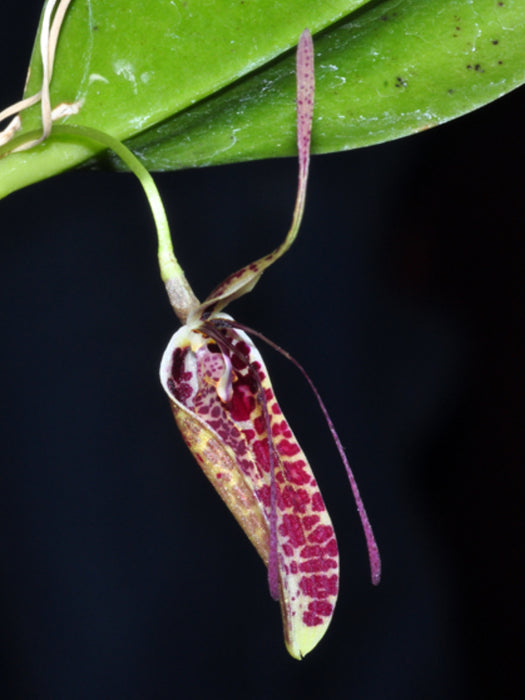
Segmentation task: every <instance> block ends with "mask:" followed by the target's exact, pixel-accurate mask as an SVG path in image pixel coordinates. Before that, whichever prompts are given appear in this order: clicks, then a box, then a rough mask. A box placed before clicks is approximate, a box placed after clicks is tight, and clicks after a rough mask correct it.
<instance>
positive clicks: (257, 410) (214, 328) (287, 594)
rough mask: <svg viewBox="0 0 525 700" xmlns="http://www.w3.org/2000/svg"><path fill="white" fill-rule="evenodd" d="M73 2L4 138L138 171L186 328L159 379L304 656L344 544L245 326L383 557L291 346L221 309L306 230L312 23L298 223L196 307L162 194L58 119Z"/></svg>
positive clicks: (51, 26) (328, 607)
mask: <svg viewBox="0 0 525 700" xmlns="http://www.w3.org/2000/svg"><path fill="white" fill-rule="evenodd" d="M69 3H70V0H60V1H59V0H50V2H49V4H48V6H47V8H46V13H45V16H44V20H43V24H42V28H41V56H42V63H43V68H44V70H43V80H42V88H41V90H40V91H39V93H37V94H36V95H34V96H33V97H31V98H26V99H25V100H22V101H21V102H18V103H16V104H15V105H12V106H11V107H9V108H7V110H4V111H3V112H1V113H0V119H4V118H6V117H8V116H12V115H15V116H14V119H13V121H12V122H11V123H10V125H9V126H8V128H7V129H6V130H5V131H4V133H3V134H0V145H2V143H3V144H6V143H8V142H10V141H12V148H11V151H10V152H12V151H15V150H23V149H27V148H32V147H34V146H36V145H38V144H39V143H40V142H41V141H43V140H44V139H46V138H48V137H49V135H50V134H51V133H53V134H55V135H58V136H60V135H65V136H66V137H68V138H71V137H73V138H76V139H83V140H88V141H91V142H95V143H98V144H101V145H103V146H104V147H109V148H111V149H113V150H114V151H115V152H116V154H117V155H118V156H119V157H120V158H122V160H123V161H124V162H125V164H126V165H127V166H128V167H129V168H130V170H131V171H132V172H134V173H135V175H136V176H137V177H138V179H139V181H140V183H141V185H142V187H143V189H144V191H145V193H146V196H147V198H148V202H149V204H150V207H151V210H152V213H153V217H154V220H155V225H156V229H157V236H158V258H159V266H160V270H161V276H162V279H163V281H164V283H165V285H166V290H167V293H168V297H169V299H170V302H171V305H172V307H173V309H174V311H175V313H176V314H177V316H178V318H179V320H180V321H181V323H182V324H183V325H182V327H181V328H180V329H179V330H178V331H177V332H176V333H175V334H174V335H173V337H172V338H171V340H170V342H169V344H168V347H167V348H166V350H165V352H164V355H163V358H162V362H161V366H160V379H161V383H162V386H163V387H164V389H165V391H166V393H167V394H168V397H169V400H170V403H171V407H172V410H173V414H174V416H175V420H176V422H177V425H178V426H179V428H180V431H181V433H182V436H183V438H184V440H185V442H186V444H187V445H188V447H189V448H190V450H191V452H192V453H193V455H194V456H195V458H196V460H197V462H198V463H199V465H200V466H201V468H202V470H203V471H204V473H205V474H206V476H207V477H208V479H209V480H210V481H211V483H212V484H213V486H214V488H215V489H216V490H217V492H218V493H219V495H220V496H221V498H222V499H223V501H224V502H225V503H226V505H227V506H228V508H229V509H230V511H231V512H232V514H233V515H234V517H235V518H236V519H237V521H238V523H239V524H240V526H241V527H242V529H243V530H244V532H245V533H246V535H247V536H248V538H249V540H250V541H251V542H252V544H253V545H254V547H255V548H256V550H257V552H258V553H259V555H260V556H261V558H262V560H263V562H264V563H265V565H266V566H267V568H268V583H269V588H270V593H271V595H272V597H273V598H274V599H276V600H279V602H280V607H281V615H282V620H283V627H284V638H285V643H286V646H287V649H288V651H289V652H290V654H291V655H292V656H293V657H295V658H297V659H300V658H302V657H303V656H305V654H307V653H308V652H309V651H311V650H312V649H313V648H314V647H315V646H316V644H317V643H318V642H319V640H320V639H321V638H322V636H323V635H324V633H325V632H326V629H327V628H328V625H329V624H330V621H331V619H332V616H333V612H334V606H335V603H336V600H337V594H338V589H339V555H338V548H337V542H336V537H335V533H334V528H333V526H332V522H331V520H330V517H329V515H328V512H327V510H326V507H325V504H324V502H323V498H322V496H321V492H320V490H319V487H318V485H317V482H316V480H315V477H314V475H313V473H312V469H311V467H310V465H309V463H308V460H307V459H306V456H305V454H304V452H303V451H302V449H301V447H300V445H299V443H298V442H297V439H296V438H295V436H294V434H293V432H292V430H291V428H290V426H289V424H288V422H287V421H286V419H285V417H284V415H283V413H282V411H281V408H280V407H279V404H278V402H277V399H276V397H275V393H274V390H273V387H272V384H271V382H270V379H269V376H268V370H267V369H266V366H265V364H264V361H263V359H262V357H261V355H260V353H259V351H258V350H257V348H256V347H255V345H254V343H253V341H252V340H251V338H250V335H249V333H251V335H255V336H257V337H261V338H263V339H264V340H266V342H269V343H270V345H272V346H273V347H274V348H276V349H277V350H279V351H280V352H282V353H283V354H284V355H285V356H286V357H287V358H289V359H290V360H291V361H292V362H293V363H294V364H295V365H296V366H298V368H299V369H300V370H301V372H302V373H303V374H304V375H305V377H306V379H307V381H308V382H309V384H310V386H311V388H312V389H313V391H314V394H315V396H316V398H317V400H318V402H319V404H320V406H321V410H322V412H323V414H324V416H325V418H326V420H327V422H328V426H329V429H330V431H331V433H332V436H333V438H334V440H335V443H336V446H337V449H338V450H339V454H340V456H341V459H342V461H343V463H344V465H345V468H346V471H347V475H348V478H349V481H350V486H351V488H352V491H353V494H354V498H355V501H356V505H357V509H358V513H359V516H360V518H361V523H362V526H363V530H364V534H365V538H366V542H367V547H368V555H369V561H370V567H371V574H372V582H373V583H374V584H377V583H379V579H380V575H381V562H380V558H379V553H378V549H377V545H376V541H375V538H374V535H373V532H372V528H371V526H370V523H369V520H368V516H367V514H366V511H365V509H364V506H363V502H362V500H361V496H360V494H359V490H358V488H357V484H356V481H355V478H354V475H353V473H352V470H351V468H350V465H349V463H348V460H347V458H346V455H345V452H344V450H343V447H342V445H341V441H340V440H339V437H338V435H337V433H336V431H335V429H334V427H333V424H332V422H331V420H330V418H329V416H328V412H327V410H326V408H325V406H324V404H323V402H322V400H321V398H320V396H319V394H318V392H317V390H316V388H315V387H314V386H313V384H312V382H311V380H310V378H309V377H308V375H307V374H306V373H305V371H304V370H303V368H302V367H301V366H300V365H299V364H298V363H297V362H296V361H295V360H294V359H293V358H292V357H291V356H290V355H288V353H286V352H285V351H283V350H282V349H281V348H279V347H278V346H276V345H275V344H273V343H271V342H270V341H268V340H267V339H265V338H264V337H263V336H261V334H259V333H257V332H256V331H252V330H251V329H248V328H246V327H245V326H242V325H241V324H238V323H236V322H235V321H234V320H233V318H232V317H231V316H229V315H228V314H226V313H224V308H225V307H226V306H227V305H228V304H229V303H230V302H231V301H233V300H234V299H237V298H238V297H240V296H242V295H243V294H246V293H247V292H250V291H251V290H252V289H253V288H254V286H255V285H256V284H257V282H258V281H259V279H260V277H261V275H262V273H263V272H264V270H266V269H267V268H268V267H269V266H270V265H272V264H273V263H274V262H275V261H276V260H277V259H278V258H280V257H281V256H282V255H283V254H284V253H285V252H286V251H287V250H288V248H289V247H290V246H291V244H292V243H293V241H294V240H295V238H296V236H297V232H298V230H299V225H300V222H301V219H302V215H303V210H304V202H305V193H306V183H307V177H308V166H309V157H310V137H311V130H312V116H313V97H314V58H313V44H312V38H311V36H310V33H309V32H308V30H305V31H304V32H303V34H302V35H301V38H300V40H299V45H298V49H297V145H298V153H299V180H298V189H297V197H296V202H295V208H294V212H293V218H292V224H291V227H290V229H289V231H288V233H287V235H286V237H285V239H284V241H283V243H282V244H281V245H280V246H278V247H277V248H276V249H275V250H274V251H273V252H271V253H270V254H269V255H266V256H265V257H263V258H260V259H259V260H256V261H255V262H253V263H251V264H250V265H247V266H246V267H243V268H242V269H241V270H238V271H237V272H235V273H234V274H232V275H230V276H229V277H227V278H226V280H224V282H222V284H220V285H219V286H218V287H217V288H216V289H215V290H214V291H213V292H212V293H211V294H210V295H209V296H208V297H207V299H206V300H205V301H204V302H203V303H200V302H199V301H198V299H197V297H196V296H195V294H194V293H193V290H192V289H191V287H190V285H189V283H188V281H187V280H186V277H185V275H184V272H183V270H182V268H181V267H180V265H179V263H178V262H177V259H176V257H175V254H174V252H173V246H172V241H171V235H170V232H169V226H168V222H167V219H166V214H165V211H164V207H163V204H162V200H161V198H160V195H159V192H158V190H157V188H156V186H155V183H154V181H153V179H152V178H151V175H150V174H149V173H148V172H147V170H146V169H145V168H144V166H143V165H142V164H141V163H140V162H139V161H138V160H137V158H136V157H135V156H134V155H133V154H132V153H131V152H130V151H129V150H128V149H127V148H126V147H125V146H124V145H123V144H122V143H120V142H119V141H118V140H117V139H115V138H114V137H112V136H111V135H109V134H105V133H102V132H100V131H97V130H95V129H91V128H89V127H84V126H69V125H55V124H54V123H53V122H54V114H53V111H52V109H51V104H50V100H49V83H50V81H51V76H52V71H53V62H54V55H55V48H56V45H57V41H58V36H59V32H60V28H61V25H62V21H63V18H64V15H65V13H66V10H67V7H68V5H69ZM53 11H54V15H53ZM39 101H40V102H41V104H42V132H41V133H37V132H33V133H30V134H25V135H24V136H23V137H20V138H18V139H14V138H13V137H14V135H15V132H16V130H17V129H18V127H19V123H20V117H19V113H20V112H21V111H22V110H24V109H26V108H27V107H29V106H31V105H33V104H36V103H37V102H39ZM3 151H4V152H5V149H3Z"/></svg>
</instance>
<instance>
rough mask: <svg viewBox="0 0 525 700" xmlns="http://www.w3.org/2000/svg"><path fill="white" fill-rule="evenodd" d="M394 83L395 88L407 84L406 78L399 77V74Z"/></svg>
mask: <svg viewBox="0 0 525 700" xmlns="http://www.w3.org/2000/svg"><path fill="white" fill-rule="evenodd" d="M395 85H396V87H397V88H399V87H406V85H407V84H406V80H403V78H401V76H399V75H398V76H397V78H396V83H395Z"/></svg>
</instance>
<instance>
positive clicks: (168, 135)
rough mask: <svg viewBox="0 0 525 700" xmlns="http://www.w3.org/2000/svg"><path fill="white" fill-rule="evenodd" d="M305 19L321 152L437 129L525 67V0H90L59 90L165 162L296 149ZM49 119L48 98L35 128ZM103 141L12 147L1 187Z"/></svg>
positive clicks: (33, 86)
mask: <svg viewBox="0 0 525 700" xmlns="http://www.w3.org/2000/svg"><path fill="white" fill-rule="evenodd" d="M305 26H307V27H309V29H310V30H311V31H312V33H313V34H314V41H315V49H316V77H317V94H316V112H315V117H314V132H313V151H314V152H316V153H321V152H328V151H339V150H345V149H349V148H355V147H360V146H364V145H369V144H373V143H378V142H382V141H387V140H391V139H395V138H398V137H400V136H404V135H406V134H410V133H414V132H417V131H420V130H423V129H427V128H429V127H432V126H435V125H437V124H440V123H442V122H444V121H447V120H449V119H452V118H454V117H457V116H460V115H461V114H465V113H466V112H468V111H471V110H473V109H475V108H477V107H479V106H481V105H483V104H486V103H488V102H490V101H492V100H494V99H496V98H498V97H499V96H501V95H503V94H505V93H506V92H509V91H510V90H512V89H514V88H515V87H517V86H518V85H520V84H522V83H523V82H525V51H524V50H523V47H524V45H525V0H476V1H475V2H473V1H472V0H433V2H430V1H429V0H385V1H383V2H366V1H364V0H331V2H327V1H323V2H304V0H280V1H279V2H277V0H257V1H255V0H235V1H234V0H207V1H206V2H205V1H204V0H185V1H184V2H182V0H142V1H139V0H136V1H135V2H133V3H131V4H130V3H129V0H85V1H80V0H74V1H73V3H72V6H71V7H70V9H69V11H68V15H67V17H66V21H65V24H64V27H63V34H62V36H61V39H60V42H59V46H58V50H57V56H56V65H55V73H54V77H53V82H52V89H51V100H52V105H53V106H56V105H57V104H59V103H62V102H68V103H78V104H81V107H80V110H79V112H78V114H76V115H74V116H71V117H68V118H67V119H66V120H65V122H66V123H69V124H83V125H86V126H90V127H94V128H97V129H101V130H103V131H106V132H109V133H110V134H111V135H113V136H116V137H117V138H119V139H127V143H128V145H129V146H130V147H131V148H132V149H133V150H135V152H136V153H137V155H138V156H139V157H140V158H141V159H142V160H143V162H144V163H145V165H146V166H147V167H148V168H150V169H152V170H170V169H177V168H184V167H191V166H200V165H212V164H219V163H231V162H235V161H240V160H248V159H254V158H267V157H274V156H285V155H291V154H294V153H295V152H296V147H295V118H294V112H295V106H294V89H295V85H294V82H295V80H294V51H293V49H294V46H295V44H296V43H297V40H298V37H299V35H300V33H301V31H302V29H303V28H304V27H305ZM31 65H32V67H31V70H32V73H31V75H32V78H31V81H30V84H29V86H28V89H27V94H32V93H33V92H35V91H36V90H38V88H39V80H40V76H41V71H40V60H39V56H38V54H37V53H34V55H33V59H32V62H31ZM38 125H39V109H38V107H34V108H32V109H31V110H28V112H27V113H25V114H24V116H23V130H24V132H28V131H29V130H31V129H35V128H38ZM95 153H96V151H95V150H94V147H93V146H92V145H90V144H80V143H78V144H77V143H73V142H72V141H71V140H70V139H69V140H67V139H65V138H63V137H57V136H51V138H50V139H49V140H48V141H47V142H46V143H44V144H42V145H41V146H39V147H37V148H35V149H33V150H32V151H29V152H25V153H20V154H12V155H10V156H8V157H7V158H4V159H3V160H0V197H1V196H4V195H5V194H7V193H8V192H10V191H13V190H16V189H18V188H20V187H23V186H24V185H27V184H30V183H31V182H36V181H38V180H40V179H43V178H45V177H48V176H50V175H53V174H55V173H58V172H60V171H62V170H65V169H67V168H71V167H73V166H76V165H79V164H81V163H84V162H86V161H87V160H88V159H90V158H92V157H93V156H94V154H95ZM99 162H100V163H101V164H102V165H105V164H107V162H108V157H104V159H102V160H100V161H99ZM115 164H116V163H115ZM116 165H117V164H116ZM117 167H120V165H117Z"/></svg>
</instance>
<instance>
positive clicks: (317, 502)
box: [312, 491, 326, 512]
mask: <svg viewBox="0 0 525 700" xmlns="http://www.w3.org/2000/svg"><path fill="white" fill-rule="evenodd" d="M312 510H316V511H317V512H319V511H323V510H326V508H325V505H324V503H323V497H322V496H321V494H320V493H319V491H316V493H314V495H313V496H312Z"/></svg>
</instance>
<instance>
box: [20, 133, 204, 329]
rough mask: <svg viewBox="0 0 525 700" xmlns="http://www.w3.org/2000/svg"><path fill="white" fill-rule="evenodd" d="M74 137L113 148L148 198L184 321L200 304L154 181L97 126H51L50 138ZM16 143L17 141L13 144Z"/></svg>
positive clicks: (166, 274)
mask: <svg viewBox="0 0 525 700" xmlns="http://www.w3.org/2000/svg"><path fill="white" fill-rule="evenodd" d="M63 136H65V137H73V138H75V139H77V140H82V139H84V140H87V141H91V142H94V143H96V144H99V145H102V146H105V147H106V148H110V149H111V150H112V151H114V152H115V153H116V154H117V156H118V157H119V158H120V159H121V160H122V161H123V163H124V164H125V165H127V166H128V168H129V169H130V170H131V172H132V173H133V174H134V175H135V176H136V177H137V179H138V180H139V182H140V184H141V185H142V189H143V190H144V193H145V195H146V198H147V200H148V204H149V206H150V209H151V213H152V214H153V219H154V222H155V227H156V230H157V239H158V260H159V267H160V274H161V278H162V281H163V282H164V284H165V286H166V291H167V292H168V297H169V299H170V303H171V305H172V307H173V310H174V311H175V313H176V314H177V317H178V318H179V319H180V321H181V323H185V322H186V319H187V317H188V315H189V313H190V312H191V311H192V310H193V309H195V308H196V307H197V306H198V305H199V300H198V299H197V297H196V296H195V294H194V293H193V290H192V288H191V287H190V285H189V283H188V281H187V279H186V276H185V274H184V271H183V269H182V268H181V266H180V265H179V262H178V260H177V258H176V257H175V253H174V251H173V244H172V241H171V233H170V228H169V224H168V219H167V216H166V211H165V209H164V204H163V203H162V199H161V196H160V193H159V191H158V189H157V185H156V184H155V181H154V180H153V178H152V177H151V175H150V173H149V172H148V171H147V170H146V168H145V167H144V166H143V165H142V163H141V162H140V161H139V159H138V158H137V157H136V156H135V155H134V154H133V153H132V152H131V151H130V150H129V148H127V147H126V146H124V144H123V143H122V142H121V141H119V140H118V139H116V138H114V137H113V136H110V135H109V134H106V133H105V132H103V131H98V129H92V128H91V127H87V126H69V125H60V126H58V125H55V126H53V138H56V137H63ZM33 137H34V133H33V132H32V133H28V134H25V135H24V140H31V139H32V138H33ZM14 143H16V140H14V141H13V142H12V144H14Z"/></svg>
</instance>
